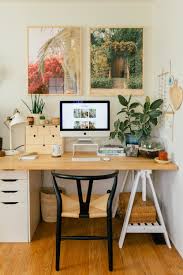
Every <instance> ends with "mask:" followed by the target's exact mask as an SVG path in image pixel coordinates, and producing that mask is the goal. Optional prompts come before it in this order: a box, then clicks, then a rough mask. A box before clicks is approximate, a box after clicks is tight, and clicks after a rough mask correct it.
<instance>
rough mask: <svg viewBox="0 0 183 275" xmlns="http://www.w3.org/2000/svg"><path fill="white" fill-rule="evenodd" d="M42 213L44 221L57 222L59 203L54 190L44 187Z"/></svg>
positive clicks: (42, 191)
mask: <svg viewBox="0 0 183 275" xmlns="http://www.w3.org/2000/svg"><path fill="white" fill-rule="evenodd" d="M41 213H42V218H43V221H45V222H56V219H57V218H56V216H57V202H56V196H55V192H54V190H53V188H49V187H44V188H42V190H41Z"/></svg>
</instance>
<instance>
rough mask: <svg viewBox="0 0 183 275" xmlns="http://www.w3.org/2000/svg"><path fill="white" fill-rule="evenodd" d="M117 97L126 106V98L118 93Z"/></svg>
mask: <svg viewBox="0 0 183 275" xmlns="http://www.w3.org/2000/svg"><path fill="white" fill-rule="evenodd" d="M118 99H119V102H120V104H121V105H122V106H128V101H127V100H126V98H124V96H122V95H118Z"/></svg>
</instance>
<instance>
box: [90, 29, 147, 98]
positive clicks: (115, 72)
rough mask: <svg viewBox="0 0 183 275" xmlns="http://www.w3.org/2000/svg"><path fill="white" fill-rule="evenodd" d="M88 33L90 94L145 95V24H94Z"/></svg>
mask: <svg viewBox="0 0 183 275" xmlns="http://www.w3.org/2000/svg"><path fill="white" fill-rule="evenodd" d="M89 36H90V38H89V48H90V49H89V50H90V95H92V96H115V95H119V94H122V95H134V96H140V95H144V91H143V87H144V68H143V67H144V29H143V27H121V26H117V27H116V26H99V27H92V28H90V29H89ZM128 37H129V40H128Z"/></svg>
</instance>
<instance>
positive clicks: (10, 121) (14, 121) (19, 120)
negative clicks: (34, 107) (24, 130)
mask: <svg viewBox="0 0 183 275" xmlns="http://www.w3.org/2000/svg"><path fill="white" fill-rule="evenodd" d="M23 123H26V120H25V118H24V117H23V116H21V115H20V112H19V111H18V110H17V109H16V110H15V111H14V114H13V115H12V116H10V117H7V119H6V121H5V122H4V124H5V125H6V126H7V127H8V129H9V133H10V149H9V150H6V151H5V153H6V155H7V156H11V155H16V154H18V153H19V152H18V151H17V150H13V145H12V127H14V126H16V125H18V124H23Z"/></svg>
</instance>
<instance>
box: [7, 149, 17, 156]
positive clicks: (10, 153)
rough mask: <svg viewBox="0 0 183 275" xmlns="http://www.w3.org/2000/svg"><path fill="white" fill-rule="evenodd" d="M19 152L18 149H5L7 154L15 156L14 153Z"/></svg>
mask: <svg viewBox="0 0 183 275" xmlns="http://www.w3.org/2000/svg"><path fill="white" fill-rule="evenodd" d="M18 153H19V151H17V150H6V151H5V155H6V156H14V155H17V154H18Z"/></svg>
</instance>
